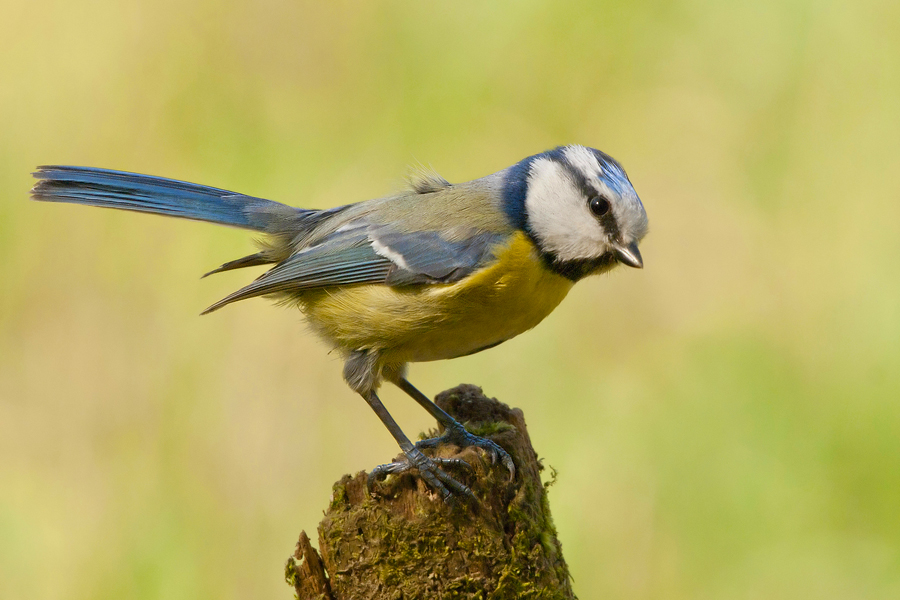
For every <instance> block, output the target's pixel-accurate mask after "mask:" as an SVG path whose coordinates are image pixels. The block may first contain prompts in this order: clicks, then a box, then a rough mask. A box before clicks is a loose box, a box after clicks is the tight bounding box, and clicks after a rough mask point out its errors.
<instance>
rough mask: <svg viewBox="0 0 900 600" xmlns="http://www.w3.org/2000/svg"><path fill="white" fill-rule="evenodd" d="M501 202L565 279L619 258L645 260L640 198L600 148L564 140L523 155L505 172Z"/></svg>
mask: <svg viewBox="0 0 900 600" xmlns="http://www.w3.org/2000/svg"><path fill="white" fill-rule="evenodd" d="M504 204H505V208H506V211H507V214H509V215H510V217H511V219H512V220H513V222H514V223H515V224H516V225H517V226H519V227H521V228H522V229H523V230H524V231H525V232H526V233H528V235H529V236H531V238H532V239H533V240H534V242H535V244H536V245H537V247H538V248H539V249H540V251H541V253H542V255H543V256H544V258H545V260H547V262H548V265H549V266H550V267H551V268H552V269H553V270H554V271H556V272H558V273H560V274H561V275H564V276H566V277H568V278H569V279H572V280H578V279H581V278H582V277H585V276H587V275H591V274H594V273H601V272H604V271H607V270H609V269H610V268H612V267H614V266H615V265H616V264H618V263H622V264H625V265H628V266H629V267H635V268H642V267H643V259H642V258H641V254H640V252H639V251H638V243H639V242H640V241H641V239H642V238H643V237H644V235H645V234H646V233H647V213H646V212H644V205H643V204H641V200H640V198H638V195H637V192H635V191H634V187H633V186H632V185H631V181H629V179H628V176H627V175H626V174H625V170H624V169H622V167H621V165H619V163H618V162H616V161H615V160H614V159H613V158H612V157H611V156H609V155H607V154H604V153H603V152H600V151H599V150H594V149H593V148H586V147H584V146H576V145H572V146H563V147H560V148H556V149H555V150H550V151H547V152H544V153H542V154H536V155H534V156H530V157H528V158H526V159H524V160H523V161H521V162H520V163H518V164H517V165H514V166H513V167H510V168H509V169H508V170H507V172H506V176H505V181H504Z"/></svg>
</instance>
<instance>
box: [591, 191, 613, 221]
mask: <svg viewBox="0 0 900 600" xmlns="http://www.w3.org/2000/svg"><path fill="white" fill-rule="evenodd" d="M591 212H592V213H594V214H595V215H597V216H598V217H602V216H603V215H605V214H606V213H608V212H609V200H607V199H606V198H604V197H603V196H594V197H593V198H591Z"/></svg>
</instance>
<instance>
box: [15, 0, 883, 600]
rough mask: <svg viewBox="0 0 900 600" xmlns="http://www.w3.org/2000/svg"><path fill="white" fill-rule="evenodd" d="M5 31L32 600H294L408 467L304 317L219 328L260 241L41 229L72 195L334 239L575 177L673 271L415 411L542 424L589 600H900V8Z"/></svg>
mask: <svg viewBox="0 0 900 600" xmlns="http://www.w3.org/2000/svg"><path fill="white" fill-rule="evenodd" d="M0 12H2V17H0V598H3V599H4V600H13V599H28V600H39V599H43V598H66V599H88V598H90V599H106V598H110V599H113V598H115V599H120V598H165V599H167V600H174V599H181V598H184V599H197V598H290V597H291V591H290V590H289V588H288V587H287V586H286V585H285V584H284V582H283V580H282V572H283V571H282V565H283V563H284V560H285V558H286V557H287V556H288V555H289V554H290V552H291V551H292V548H293V544H294V541H295V540H296V537H297V534H298V533H299V531H300V530H301V529H306V530H307V531H312V530H314V529H315V526H316V524H317V522H318V520H319V518H320V515H321V511H322V510H323V509H324V508H325V506H326V504H327V502H328V499H329V494H330V485H331V483H332V482H333V481H334V480H336V479H337V478H338V477H340V475H341V474H343V473H346V472H355V471H358V470H361V469H368V468H371V467H372V466H373V465H375V464H378V463H379V462H382V461H385V460H387V459H389V458H391V457H392V456H394V455H395V453H396V447H395V445H394V443H393V441H392V440H391V438H390V436H389V435H388V434H387V432H386V431H385V430H384V429H383V427H382V426H381V425H380V424H379V423H378V421H377V419H376V418H375V416H374V415H372V414H371V412H370V411H369V409H368V408H367V407H366V406H365V405H364V403H363V402H362V401H361V400H360V399H359V398H358V397H355V396H354V395H353V394H352V393H351V392H350V391H348V390H347V389H346V388H345V386H344V385H343V383H342V381H341V378H340V372H341V365H340V362H339V361H338V360H337V358H336V357H335V356H333V355H328V354H327V353H326V348H324V347H323V346H322V345H321V344H319V343H318V342H317V341H315V340H314V339H313V338H312V337H311V336H310V335H308V334H307V333H306V331H305V328H304V325H303V324H302V321H301V318H300V315H299V314H297V313H295V312H291V311H288V310H286V309H277V308H273V307H272V306H270V305H268V303H267V302H266V301H264V300H252V301H248V302H246V303H241V304H239V305H235V306H231V307H228V309H227V310H223V311H221V312H218V313H215V314H214V315H212V316H208V317H203V318H200V317H199V316H198V313H199V312H200V311H201V310H202V309H203V308H205V307H206V306H207V305H209V304H210V303H212V302H213V301H215V300H217V299H219V298H220V297H222V296H223V295H225V294H227V293H228V292H230V291H232V290H233V289H235V288H237V287H239V286H241V285H242V284H243V283H245V282H247V281H248V279H249V278H251V277H253V276H254V273H251V272H247V271H244V272H234V273H228V274H225V275H220V276H217V277H214V278H210V279H205V280H203V281H200V280H199V279H198V276H199V275H200V274H201V273H203V272H205V271H206V270H209V269H210V268H213V267H215V266H217V265H219V264H221V263H222V262H225V261H227V260H229V259H233V258H236V257H239V256H242V255H244V254H246V253H248V252H251V251H252V245H251V242H250V238H249V236H248V235H246V234H245V232H241V231H238V230H229V229H225V228H218V227H214V226H211V225H206V224H199V223H192V222H178V221H174V220H167V219H162V218H154V217H148V216H144V215H129V214H125V213H121V212H113V211H104V210H99V209H93V208H85V207H77V206H61V205H47V204H36V203H30V202H29V201H28V200H27V192H28V188H29V187H30V185H31V179H30V176H29V172H30V171H31V170H32V169H33V167H34V166H36V165H38V164H46V163H62V164H79V165H92V166H103V167H110V168H118V169H125V170H134V171H138V172H145V173H151V174H158V175H166V176H170V177H175V178H180V179H186V180H190V181H197V182H200V183H206V184H210V185H215V186H218V187H224V188H227V189H234V190H237V191H241V192H244V193H248V194H254V195H258V196H263V197H267V198H273V199H277V200H281V201H284V202H287V203H290V204H295V205H301V206H307V207H328V206H334V205H337V204H341V203H346V202H352V201H356V200H362V199H365V198H369V197H374V196H379V195H383V194H386V193H389V192H390V191H392V190H395V189H397V188H398V187H399V186H401V185H403V176H404V174H405V173H407V172H408V169H407V167H408V165H411V164H417V163H421V164H425V165H431V166H433V167H434V168H435V169H436V170H438V172H440V173H441V174H443V175H444V176H445V177H447V178H448V179H449V180H450V181H461V180H467V179H471V178H475V177H478V176H482V175H485V174H488V173H491V172H494V171H496V170H499V169H501V168H503V167H506V166H508V165H510V164H512V163H514V162H516V161H518V160H519V159H521V158H523V157H524V156H527V155H529V154H532V153H535V152H539V151H541V150H544V149H547V148H550V147H553V146H555V145H558V144H566V143H581V144H586V145H590V146H595V147H598V148H600V149H602V150H604V151H606V152H609V153H610V154H612V155H613V156H615V157H616V158H618V159H619V160H620V161H621V162H622V163H623V164H624V166H625V168H626V169H627V170H628V173H629V175H630V176H631V179H632V180H633V182H634V184H635V187H636V188H637V190H638V192H639V194H640V195H641V197H642V198H643V200H644V203H645V205H646V208H647V213H648V214H649V217H650V224H651V232H650V235H649V236H648V238H647V239H646V240H645V243H644V244H643V245H642V252H643V254H644V258H645V262H646V268H645V269H644V270H643V271H634V270H630V269H620V270H619V271H618V272H616V273H614V274H612V275H611V276H608V277H600V278H596V279H594V280H589V281H585V282H583V283H581V284H579V285H578V286H576V288H575V289H574V290H573V292H572V294H571V295H570V297H569V298H568V299H567V300H566V301H565V302H564V303H563V304H562V306H561V307H560V308H559V309H558V310H557V311H556V312H555V313H554V314H553V315H552V316H551V317H549V318H548V319H547V320H546V322H545V323H543V324H542V325H541V326H540V327H538V328H537V329H536V330H535V331H533V332H530V333H528V334H527V335H524V336H522V337H520V338H518V339H516V340H513V341H511V342H509V343H507V344H504V345H502V346H500V347H498V348H496V349H494V350H490V351H488V352H485V353H482V354H478V355H476V356H472V357H468V358H463V359H459V360H455V361H450V362H442V363H435V364H424V365H416V366H414V367H413V369H412V377H413V381H414V382H416V383H417V385H419V386H420V387H422V388H423V389H425V390H427V391H428V392H430V393H434V392H437V391H439V390H441V389H444V388H446V387H449V386H451V385H455V384H457V383H460V382H463V381H465V382H474V383H478V384H481V385H483V386H484V388H485V390H486V392H487V393H489V394H490V395H493V396H497V397H499V398H500V399H502V400H504V401H506V402H508V403H510V404H513V405H516V406H519V407H522V408H523V409H524V411H525V414H526V417H527V418H528V422H529V426H530V432H531V436H532V440H533V441H534V444H535V446H536V448H537V449H538V451H539V452H540V454H541V455H542V456H543V457H544V458H545V462H546V464H548V465H552V466H553V467H555V468H556V469H558V470H559V480H558V483H557V484H556V486H555V487H553V488H552V496H551V504H552V507H553V510H554V516H555V518H556V523H557V525H558V528H559V534H560V537H561V539H562V542H563V547H564V550H565V556H566V558H567V559H568V562H569V564H570V566H571V570H572V574H573V576H574V585H575V590H576V592H577V593H578V594H579V595H580V596H581V597H582V598H585V599H589V598H601V599H606V598H615V599H645V598H646V599H657V598H667V599H668V598H679V599H681V598H683V599H698V598H699V599H723V600H731V599H738V598H747V599H750V598H760V599H772V598H776V599H777V598H785V599H796V598H822V599H841V600H843V599H848V598H860V599H867V600H868V599H880V598H885V599H887V598H892V599H893V598H898V597H900V176H898V173H900V4H898V3H897V2H896V1H893V0H883V1H865V2H850V1H847V2H838V1H834V2H829V1H821V0H799V1H787V2H785V1H783V0H757V1H754V2H742V3H727V2H719V1H718V0H694V1H686V2H649V1H643V2H625V1H620V2H599V3H598V2H587V1H585V2H573V3H568V2H550V1H546V2H537V1H522V0H518V1H515V2H513V1H503V2H500V1H491V2H474V1H461V2H460V1H456V2H442V3H436V2H420V1H409V2H330V1H329V2H321V1H320V2H304V3H298V2H274V1H269V0H263V1H260V0H257V1H254V2H250V1H244V2H237V1H235V2H221V3H220V2H210V1H206V2H192V1H190V0H187V1H186V0H179V1H175V0H160V1H156V2H117V1H113V0H88V1H86V2H71V1H62V0H58V1H49V0H40V1H36V2H22V1H19V2H10V1H8V0H6V1H4V2H3V4H2V6H0ZM385 398H386V401H387V403H388V405H389V407H390V408H391V409H392V410H393V411H394V412H395V415H396V416H397V417H398V419H399V420H400V422H401V423H402V424H403V425H404V427H406V429H407V431H409V432H410V434H412V435H415V434H416V433H417V432H419V431H421V430H423V429H425V428H427V427H429V426H430V422H429V419H428V418H427V417H426V415H425V414H424V412H423V411H421V410H420V409H418V408H417V407H415V406H413V403H411V402H410V401H409V400H408V399H406V398H404V397H401V396H400V394H399V393H398V392H396V391H395V390H386V392H385Z"/></svg>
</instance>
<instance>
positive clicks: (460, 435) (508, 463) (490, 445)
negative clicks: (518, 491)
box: [416, 423, 516, 481]
mask: <svg viewBox="0 0 900 600" xmlns="http://www.w3.org/2000/svg"><path fill="white" fill-rule="evenodd" d="M440 444H453V445H455V446H459V447H460V448H467V447H469V446H474V447H476V448H481V449H482V450H483V451H484V452H485V454H487V455H488V457H489V458H490V459H491V464H492V465H496V464H497V462H500V463H502V464H503V466H504V467H506V469H507V470H508V471H509V479H510V481H512V480H513V479H515V477H516V465H515V463H513V459H512V457H511V456H510V455H509V453H508V452H507V451H506V450H504V449H503V448H502V447H501V446H500V445H499V444H497V443H496V442H494V441H493V440H489V439H487V438H483V437H478V436H477V435H474V434H472V433H469V432H468V431H466V428H465V427H463V426H462V425H461V424H459V423H452V424H450V425H449V426H447V427H446V428H445V430H444V433H443V435H440V436H438V437H434V438H429V439H427V440H420V441H418V442H416V448H417V449H419V450H422V449H424V448H435V447H437V446H439V445H440Z"/></svg>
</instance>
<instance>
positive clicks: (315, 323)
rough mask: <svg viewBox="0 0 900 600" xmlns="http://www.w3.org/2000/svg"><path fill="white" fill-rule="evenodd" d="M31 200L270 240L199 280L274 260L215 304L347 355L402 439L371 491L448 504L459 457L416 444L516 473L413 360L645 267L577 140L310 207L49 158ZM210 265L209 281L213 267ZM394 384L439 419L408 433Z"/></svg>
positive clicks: (625, 217) (464, 350) (496, 337)
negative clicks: (401, 489) (444, 401)
mask: <svg viewBox="0 0 900 600" xmlns="http://www.w3.org/2000/svg"><path fill="white" fill-rule="evenodd" d="M33 176H34V177H35V178H36V179H38V182H37V183H36V184H35V185H34V187H33V188H32V190H31V198H32V199H34V200H38V201H44V202H66V203H73V204H85V205H91V206H100V207H107V208H115V209H122V210H129V211H137V212H145V213H152V214H158V215H165V216H170V217H179V218H183V219H192V220H197V221H206V222H211V223H216V224H221V225H229V226H232V227H237V228H242V229H248V230H251V231H255V232H257V233H260V234H264V237H263V238H262V239H261V240H258V247H259V250H258V252H255V253H253V254H250V255H249V256H245V257H243V258H239V259H237V260H232V261H230V262H226V263H225V264H223V265H221V266H220V267H218V268H216V269H214V270H212V271H210V272H209V273H207V274H206V275H211V274H214V273H221V272H224V271H230V270H233V269H240V268H245V267H254V266H261V265H269V266H270V268H269V269H268V270H267V271H265V272H264V273H263V274H262V275H260V276H259V277H257V278H256V279H255V280H254V281H252V282H251V283H249V284H248V285H246V286H244V287H242V288H241V289H239V290H237V291H235V292H234V293H232V294H229V295H228V296H226V297H225V298H222V299H221V300H219V301H218V302H216V303H214V304H213V305H211V306H210V307H209V308H207V309H206V310H205V311H203V313H202V314H207V313H211V312H213V311H216V310H218V309H220V308H222V307H224V306H226V305H228V304H231V303H233V302H237V301H239V300H244V299H248V298H253V297H257V296H266V297H270V298H273V299H275V300H276V301H277V302H280V303H284V304H288V305H292V306H296V307H297V308H299V309H300V310H301V311H302V312H303V313H304V315H305V318H306V320H307V322H308V323H309V325H310V326H311V329H312V330H313V331H314V332H315V333H316V334H318V336H319V337H320V338H321V339H323V340H324V341H325V342H326V343H327V344H328V345H329V346H330V347H331V348H332V349H334V350H337V351H338V352H339V355H340V356H341V357H342V359H343V361H344V368H343V377H344V380H345V381H346V383H347V384H348V385H349V387H350V388H351V389H352V390H353V391H354V392H356V393H357V394H359V395H360V396H362V398H363V399H364V400H365V401H366V403H367V404H368V405H369V406H370V407H371V408H372V410H373V411H374V412H375V414H376V415H377V416H378V418H379V419H380V420H381V422H382V423H383V424H384V425H385V427H386V428H387V429H388V431H389V432H390V434H391V435H392V436H393V437H394V439H395V440H396V442H397V443H398V445H399V447H400V450H401V454H399V455H398V457H397V458H395V459H394V460H393V461H392V462H389V463H386V464H383V465H380V466H377V467H375V468H374V469H373V470H372V471H371V473H370V474H369V480H368V484H369V488H370V489H372V487H373V486H374V485H375V483H376V482H378V481H381V480H383V479H384V478H385V477H387V476H388V475H391V474H400V473H407V472H410V473H412V474H414V475H418V476H419V477H420V478H421V479H422V480H424V481H425V482H426V484H428V486H430V487H431V488H432V489H433V490H434V491H435V492H437V493H438V495H439V496H440V497H441V498H443V499H444V500H445V501H448V502H454V501H455V500H456V499H457V498H459V497H469V498H471V497H473V494H472V491H471V489H470V488H469V487H468V486H466V485H465V484H463V483H461V482H460V481H459V480H458V479H457V478H456V477H453V476H452V475H451V474H450V473H448V471H450V472H453V468H456V467H461V468H465V467H468V464H467V463H465V462H464V461H462V460H460V459H453V458H438V457H433V456H428V455H426V454H425V453H424V452H423V450H427V449H431V448H435V447H437V446H439V445H440V444H443V443H452V444H455V445H457V446H459V447H468V446H474V447H476V448H480V449H481V450H482V451H484V452H485V453H486V455H487V456H489V457H490V459H491V462H492V464H494V465H496V464H497V463H498V462H499V463H502V465H503V466H505V467H506V469H507V470H508V471H509V477H510V479H511V480H513V479H514V478H515V464H514V462H513V460H512V458H511V457H510V456H509V454H508V453H507V452H506V451H505V450H504V449H503V448H502V447H501V446H500V445H498V444H497V443H495V442H493V441H492V440H489V439H486V438H482V437H478V436H476V435H473V434H472V433H470V432H468V431H467V430H466V429H465V427H464V426H463V425H462V424H460V423H459V422H457V421H456V420H455V419H453V417H451V416H450V415H449V414H447V413H446V412H445V411H444V410H442V409H441V408H440V407H438V406H437V405H436V404H435V403H434V402H432V401H431V400H430V399H429V398H428V397H427V396H426V395H425V394H424V393H422V392H420V391H419V390H418V389H417V388H415V387H414V386H413V385H412V384H411V383H410V382H409V379H408V378H407V366H408V365H409V363H415V362H423V361H434V360H444V359H451V358H456V357H460V356H466V355H470V354H474V353H477V352H480V351H482V350H486V349H488V348H493V347H494V346H497V345H498V344H500V343H502V342H504V341H506V340H509V339H511V338H513V337H515V336H517V335H519V334H521V333H523V332H525V331H527V330H529V329H531V328H533V327H534V326H536V325H537V324H538V323H539V322H540V321H541V320H543V319H544V318H545V317H546V316H547V315H548V314H550V312H552V311H553V310H554V309H555V308H556V307H557V305H559V303H560V302H561V301H562V300H563V298H564V297H565V296H566V295H567V293H568V292H569V290H570V289H571V288H572V286H573V285H574V284H575V283H576V282H578V281H580V280H581V279H584V278H585V277H588V276H591V275H596V274H600V273H605V272H607V271H609V270H610V269H613V268H614V267H616V266H617V265H626V266H628V267H633V268H637V269H640V268H643V258H642V257H641V253H640V251H639V249H638V245H639V243H640V242H641V240H642V239H643V238H644V236H645V235H646V233H647V228H648V221H647V214H646V211H645V209H644V205H643V203H642V202H641V200H640V198H639V197H638V194H637V192H636V191H635V189H634V186H633V185H632V183H631V181H630V179H629V178H628V175H627V174H626V173H625V170H624V169H623V168H622V166H621V165H620V164H619V163H618V162H617V161H616V160H615V159H613V158H612V157H611V156H609V155H608V154H605V153H604V152H601V151H599V150H596V149H593V148H589V147H586V146H582V145H577V144H572V145H567V146H559V147H557V148H554V149H551V150H547V151H544V152H541V153H538V154H534V155H531V156H528V157H527V158H525V159H522V160H521V161H519V162H518V163H516V164H514V165H512V166H510V167H507V168H505V169H503V170H501V171H498V172H496V173H493V174H491V175H487V176H485V177H482V178H479V179H475V180H472V181H468V182H465V183H457V184H451V183H449V182H448V181H447V180H445V179H444V178H442V177H440V176H439V175H437V174H436V173H433V172H426V173H420V174H418V175H415V176H412V177H411V178H410V185H409V186H408V189H405V190H403V191H400V192H398V193H394V194H392V195H389V196H386V197H381V198H376V199H371V200H363V201H360V202H356V203H351V204H346V205H343V206H338V207H335V208H328V209H323V210H312V209H302V208H295V207H292V206H287V205H285V204H281V203H279V202H274V201H271V200H266V199H263V198H257V197H254V196H247V195H244V194H238V193H234V192H230V191H227V190H223V189H218V188H214V187H208V186H205V185H199V184H194V183H187V182H184V181H176V180H173V179H166V178H162V177H155V176H150V175H140V174H137V173H130V172H124V171H114V170H108V169H100V168H92V167H76V166H40V167H37V171H36V172H34V173H33ZM206 275H204V277H206ZM383 382H389V383H391V384H394V385H396V386H397V387H399V388H400V389H401V390H402V391H403V392H405V393H406V394H408V395H409V396H410V397H411V398H412V399H413V400H415V401H416V402H417V403H418V404H420V405H421V406H422V407H423V408H424V409H425V410H426V411H428V413H430V414H431V415H432V417H434V418H435V419H436V420H437V421H438V422H439V423H440V424H441V425H442V427H443V430H444V432H443V434H442V435H439V436H438V437H435V438H431V439H426V440H421V441H418V442H415V443H413V442H412V441H411V440H410V439H409V438H408V437H407V436H406V434H404V433H403V431H402V430H401V429H400V427H399V425H398V424H397V422H396V421H395V420H394V419H393V417H392V416H391V415H390V413H389V412H388V411H387V409H386V408H385V406H384V404H382V402H381V400H380V398H379V397H378V390H379V387H380V385H381V384H382V383H383Z"/></svg>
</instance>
